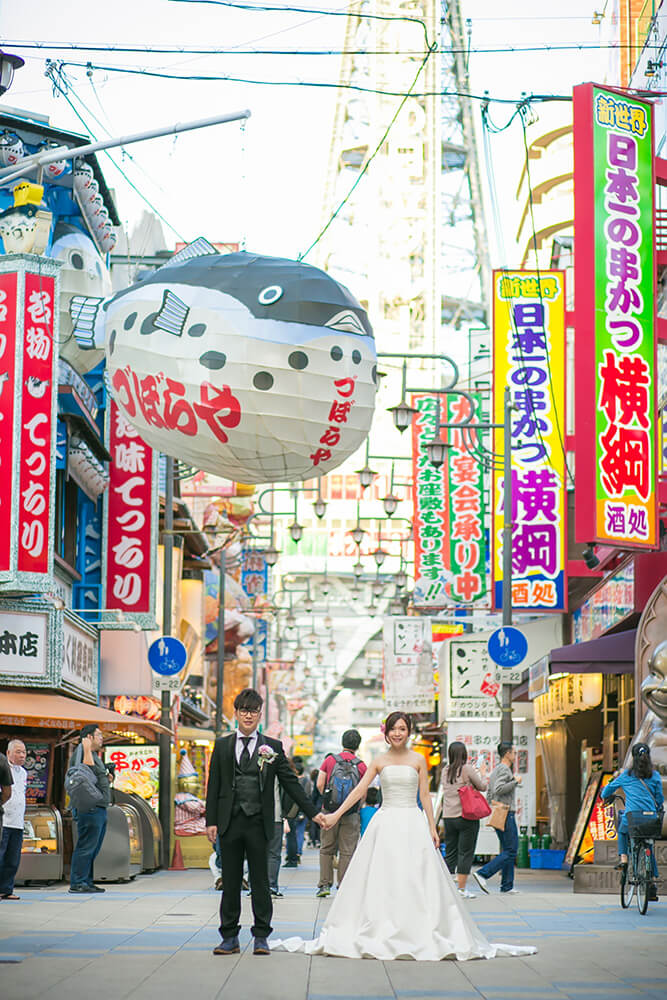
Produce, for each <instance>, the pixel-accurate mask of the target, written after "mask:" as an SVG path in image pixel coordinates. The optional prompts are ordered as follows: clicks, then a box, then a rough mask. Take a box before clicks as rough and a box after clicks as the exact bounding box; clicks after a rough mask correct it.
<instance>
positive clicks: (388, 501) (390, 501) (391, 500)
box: [382, 493, 399, 517]
mask: <svg viewBox="0 0 667 1000" xmlns="http://www.w3.org/2000/svg"><path fill="white" fill-rule="evenodd" d="M398 501H399V498H398V497H397V496H394V494H393V493H388V494H387V496H386V497H385V498H384V499H383V501H382V506H383V507H384V512H385V514H386V515H387V517H392V516H393V515H394V514H395V513H396V508H397V507H398Z"/></svg>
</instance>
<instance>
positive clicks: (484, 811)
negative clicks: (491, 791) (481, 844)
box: [459, 785, 491, 819]
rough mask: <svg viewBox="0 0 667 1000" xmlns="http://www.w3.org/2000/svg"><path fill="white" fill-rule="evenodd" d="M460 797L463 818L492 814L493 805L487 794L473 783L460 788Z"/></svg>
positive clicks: (479, 817)
mask: <svg viewBox="0 0 667 1000" xmlns="http://www.w3.org/2000/svg"><path fill="white" fill-rule="evenodd" d="M459 798H460V800H461V816H462V817H463V819H484V817H485V816H489V815H490V813H491V806H490V805H489V803H488V802H487V801H486V798H485V796H484V795H482V793H481V792H480V791H478V789H477V788H473V786H472V785H462V786H461V788H459Z"/></svg>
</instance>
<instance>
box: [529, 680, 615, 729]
mask: <svg viewBox="0 0 667 1000" xmlns="http://www.w3.org/2000/svg"><path fill="white" fill-rule="evenodd" d="M601 701H602V674H568V675H567V677H559V678H558V679H557V680H555V681H551V684H550V685H549V690H548V691H547V693H546V694H541V695H538V697H537V698H535V701H534V703H533V704H534V707H535V725H536V726H546V725H548V724H549V723H550V722H553V721H554V720H555V719H562V718H564V717H565V716H566V715H574V713H575V712H584V711H586V709H588V708H596V707H597V706H598V705H599V704H600V702H601Z"/></svg>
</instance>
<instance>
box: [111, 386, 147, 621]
mask: <svg viewBox="0 0 667 1000" xmlns="http://www.w3.org/2000/svg"><path fill="white" fill-rule="evenodd" d="M108 441H109V445H108V446H109V452H110V453H111V458H112V461H111V465H110V468H109V472H110V481H109V489H108V491H107V499H106V523H105V536H106V545H105V546H104V555H105V559H106V572H105V581H106V603H105V607H107V608H110V609H118V610H119V611H123V612H125V613H126V614H129V615H132V617H133V618H134V619H136V620H137V621H138V622H139V624H150V622H151V619H152V618H153V616H154V613H155V547H156V532H157V469H156V465H157V463H156V460H155V455H154V452H153V449H152V448H149V446H148V445H147V444H146V443H145V442H144V441H142V439H141V438H140V437H139V433H138V431H136V430H135V429H134V427H132V425H131V424H129V423H128V422H127V420H126V419H125V417H124V416H123V414H122V413H121V411H120V409H119V408H118V407H117V406H116V404H115V403H114V402H113V401H112V400H110V401H109V409H108Z"/></svg>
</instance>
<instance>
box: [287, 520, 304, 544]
mask: <svg viewBox="0 0 667 1000" xmlns="http://www.w3.org/2000/svg"><path fill="white" fill-rule="evenodd" d="M289 533H290V538H291V539H292V541H293V542H294V544H295V545H298V543H299V542H300V541H301V539H302V537H303V525H302V524H299V522H298V521H292V523H291V524H290V526H289Z"/></svg>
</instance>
